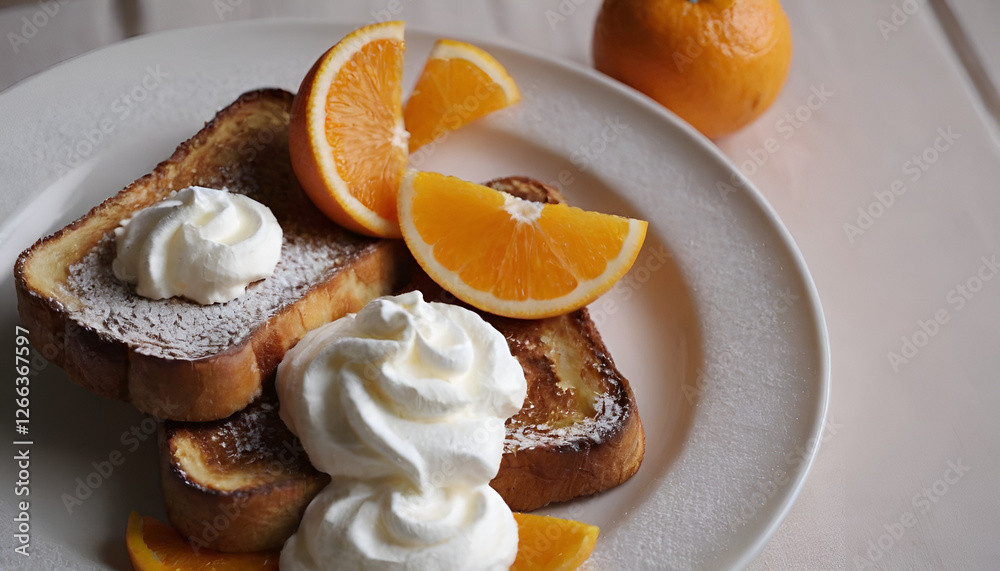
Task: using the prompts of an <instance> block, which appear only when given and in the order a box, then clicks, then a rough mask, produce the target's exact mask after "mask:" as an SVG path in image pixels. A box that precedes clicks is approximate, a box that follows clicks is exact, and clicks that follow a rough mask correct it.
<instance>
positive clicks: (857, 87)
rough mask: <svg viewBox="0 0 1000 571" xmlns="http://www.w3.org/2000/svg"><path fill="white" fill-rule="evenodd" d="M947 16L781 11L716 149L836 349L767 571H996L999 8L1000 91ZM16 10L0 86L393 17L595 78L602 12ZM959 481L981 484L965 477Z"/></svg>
mask: <svg viewBox="0 0 1000 571" xmlns="http://www.w3.org/2000/svg"><path fill="white" fill-rule="evenodd" d="M932 3H934V2H929V1H926V0H905V1H904V0H844V1H842V2H809V1H806V0H794V1H793V0H785V2H784V3H783V4H784V7H785V10H786V11H787V13H788V15H789V17H790V19H791V21H792V30H793V36H794V41H795V57H794V61H793V66H792V71H791V76H790V78H789V81H788V83H787V85H786V87H785V89H784V91H783V93H782V94H781V96H780V98H779V99H778V101H777V102H776V103H775V105H774V106H773V107H772V109H771V110H769V111H768V112H767V113H766V114H765V115H764V116H763V117H761V118H760V119H759V120H758V121H756V122H755V123H754V124H753V125H751V126H750V127H749V128H747V129H745V130H744V131H742V132H740V133H738V134H736V135H734V136H731V137H729V138H726V139H724V140H721V141H719V142H718V144H719V146H720V148H721V149H722V150H723V151H724V152H725V153H726V154H727V155H728V156H729V157H730V158H731V159H732V160H733V161H734V162H735V163H736V164H737V165H746V166H745V167H744V168H743V170H744V172H745V173H746V174H747V175H748V176H749V177H750V178H751V179H752V180H753V181H754V183H755V184H756V185H757V187H758V188H759V189H760V190H761V191H762V192H763V193H764V195H765V196H766V197H767V199H768V200H769V201H770V203H771V204H772V205H773V206H774V208H775V209H776V210H777V212H778V214H779V215H780V216H781V218H782V220H783V221H784V222H785V224H786V225H787V227H788V228H789V230H790V231H791V233H792V235H793V236H794V237H795V239H796V241H797V242H798V244H799V246H800V248H801V250H802V252H803V254H804V256H805V259H806V261H807V263H808V264H809V266H810V269H811V271H812V273H813V277H814V279H815V281H816V284H817V287H818V289H819V293H820V296H821V299H822V301H823V305H824V309H825V313H826V318H827V322H828V326H829V333H830V341H831V350H832V364H833V367H832V368H833V390H832V395H831V405H830V413H829V416H828V419H827V422H828V430H827V432H826V438H825V440H824V442H823V445H822V447H821V448H820V451H819V456H818V458H817V462H816V464H815V466H814V468H813V471H812V473H811V475H810V477H809V480H808V481H807V483H806V486H805V488H804V489H803V491H802V494H801V496H800V499H799V501H798V502H797V504H796V505H795V506H794V508H793V509H792V511H791V513H790V514H789V516H788V518H787V519H786V520H785V522H784V523H783V524H782V526H781V527H780V528H779V529H778V532H777V534H776V535H775V536H774V538H773V539H772V541H771V542H770V543H769V544H768V546H767V547H766V548H765V550H764V552H763V553H762V554H761V555H760V556H759V558H758V559H757V560H756V562H755V563H754V564H753V565H752V568H754V569H843V568H852V569H854V568H884V569H991V568H997V567H998V566H1000V545H998V542H997V536H998V532H1000V490H998V486H997V483H998V482H1000V420H998V419H1000V415H998V414H997V412H996V409H997V408H998V407H1000V384H998V383H997V380H998V377H1000V375H998V372H1000V351H998V348H1000V327H998V325H997V324H998V323H1000V279H995V280H992V279H991V280H988V281H984V282H983V283H982V287H981V289H979V290H978V291H976V292H974V293H972V292H970V293H969V295H968V296H967V297H968V298H967V299H966V300H965V303H964V304H963V305H962V306H961V307H959V304H958V302H957V300H956V298H955V297H954V296H955V295H960V294H958V293H957V290H956V287H957V286H959V285H960V284H965V283H967V282H968V281H969V280H970V279H971V278H973V277H974V276H976V275H977V272H979V271H980V267H981V265H982V261H981V260H982V259H983V258H984V257H985V258H986V259H987V260H989V259H992V257H993V256H1000V224H998V221H1000V193H998V180H1000V160H998V159H1000V146H998V142H1000V136H998V130H997V124H996V122H995V115H994V114H993V113H991V111H990V108H989V106H988V103H989V101H988V99H989V97H988V95H989V94H988V93H987V105H984V103H983V99H981V97H980V93H979V91H977V88H978V89H982V86H983V85H984V82H985V85H987V86H991V85H993V84H992V83H990V81H989V79H990V78H989V76H990V75H991V76H992V77H993V78H998V77H1000V40H998V39H997V38H998V36H997V35H996V34H995V30H996V29H997V25H998V24H1000V4H998V3H996V2H994V1H993V0H953V1H952V7H953V8H954V9H955V12H956V14H957V16H958V18H957V20H958V22H959V24H960V25H961V26H962V28H963V30H960V32H959V33H965V34H967V36H964V37H966V39H967V40H968V43H969V45H971V46H972V47H973V48H974V50H975V55H976V56H978V57H979V58H981V59H982V61H983V69H984V70H985V71H986V73H987V74H989V75H984V76H980V77H978V78H977V81H972V80H971V79H970V76H969V75H968V73H967V71H966V67H965V66H963V62H962V60H960V58H959V57H958V55H957V54H956V52H955V51H954V49H953V48H952V44H951V43H950V41H949V38H948V36H947V34H946V33H945V31H944V29H943V28H942V26H941V23H940V21H939V18H938V15H937V13H936V12H935V10H934V9H933V6H932ZM5 4H7V5H8V6H7V7H5V8H3V9H2V10H0V31H2V32H3V33H4V35H5V37H6V38H7V45H4V46H2V47H0V54H2V56H0V88H6V87H9V86H10V85H12V84H14V83H16V82H17V81H19V80H21V79H23V78H25V77H28V76H30V75H32V74H34V73H37V72H39V71H41V70H43V69H45V68H47V67H49V66H51V65H53V64H55V63H57V62H59V61H61V60H64V59H66V58H68V57H72V56H74V55H77V54H80V53H83V52H86V51H89V50H92V49H95V48H98V47H100V46H102V45H105V44H108V43H111V42H114V41H117V40H120V39H122V38H124V37H127V36H128V35H130V34H132V33H149V32H156V31H160V30H166V29H172V28H177V27H184V26H193V25H201V24H209V23H217V22H219V21H229V20H237V19H245V18H258V17H268V16H315V17H322V18H329V19H335V20H338V21H345V22H356V23H359V24H360V23H365V22H368V21H371V20H374V19H376V18H377V17H378V15H379V14H381V13H382V11H389V12H390V13H391V14H392V16H393V17H394V18H397V19H405V20H407V22H408V25H409V26H412V27H416V28H422V29H427V30H431V31H434V32H438V33H440V34H442V35H447V34H448V33H449V32H452V33H457V34H461V35H462V36H466V37H482V38H502V39H505V40H507V41H513V42H516V43H518V44H521V45H523V46H525V47H528V48H530V49H533V50H536V51H538V52H541V53H544V54H547V55H549V56H553V57H560V58H566V59H569V60H572V61H575V62H577V63H581V64H584V65H589V61H590V57H589V49H590V48H589V46H590V34H591V30H592V26H593V21H594V17H595V14H596V12H597V10H598V9H599V6H600V2H599V0H543V1H534V2H528V1H509V2H490V1H486V0H478V1H458V0H454V1H448V2H434V3H431V2H421V3H418V2H415V1H414V0H378V1H369V2H364V1H352V2H336V3H334V2H327V3H320V2H308V1H305V0H294V1H288V2H278V1H277V0H275V1H271V2H265V1H253V0H217V1H215V2H207V1H205V2H201V1H193V0H183V1H172V2H167V1H162V2H152V1H145V2H139V3H138V4H137V5H136V6H135V7H133V8H127V4H126V3H121V4H119V3H117V2H113V1H110V0H76V1H74V2H72V3H70V4H68V5H61V4H60V5H59V10H58V12H57V13H55V14H54V15H52V16H51V17H45V18H43V17H41V16H38V15H37V14H38V13H39V12H40V11H42V10H43V7H42V5H41V4H39V3H37V2H26V3H23V4H16V5H10V4H12V3H10V2H6V3H5ZM123 5H125V6H126V8H127V9H125V10H124V11H123V10H122V6H123ZM904 8H905V11H904ZM894 11H897V12H898V13H897V14H896V16H895V17H896V22H897V23H899V25H896V26H895V27H896V28H897V29H895V30H891V31H889V32H885V30H886V29H887V28H885V26H884V25H883V26H882V28H881V29H880V21H881V22H889V23H892V22H893V20H892V18H893V15H894ZM906 11H909V12H912V14H907V13H906ZM900 14H903V15H905V21H904V17H903V16H901V15H900ZM32 18H35V19H36V21H37V22H41V21H43V20H44V21H45V24H44V25H43V26H40V27H37V30H36V31H35V33H34V34H32V37H31V38H30V39H28V41H26V42H25V43H18V44H17V45H16V46H15V45H14V43H16V42H12V41H11V39H10V34H11V33H14V34H19V35H22V37H25V36H24V34H23V32H24V31H25V30H26V28H25V26H26V24H25V22H26V21H30V20H31V19H32ZM383 19H384V18H383ZM27 31H29V32H30V27H29V28H27ZM953 33H954V31H953ZM335 39H336V38H332V40H335ZM15 47H16V49H15ZM966 63H967V62H966ZM974 71H975V70H974ZM817 92H822V93H826V94H827V95H826V96H825V97H824V98H823V99H825V101H822V103H821V104H818V105H817V102H818V101H820V100H819V99H817V98H815V97H814V98H813V99H811V100H810V96H811V95H812V94H813V93H817ZM810 102H812V103H813V107H815V108H814V109H811V108H809V107H808V105H809V103H810ZM994 111H995V109H994ZM797 112H798V113H799V120H800V122H798V123H796V125H797V126H796V127H794V128H793V129H789V128H788V127H787V125H788V124H789V122H788V121H789V120H788V119H787V117H786V116H787V115H788V114H792V115H794V114H795V113H797ZM783 120H784V121H785V123H782V121H783ZM941 132H945V133H948V132H950V133H953V134H954V135H957V137H954V136H953V137H952V138H953V140H952V141H951V142H950V143H948V144H947V149H946V150H943V151H941V150H940V147H943V146H945V143H944V142H943V141H944V139H940V140H939V143H940V144H939V152H938V153H936V155H937V156H936V159H935V160H934V162H933V164H929V165H927V167H928V168H927V169H926V170H921V171H919V174H920V176H919V178H918V179H916V180H913V179H914V178H915V177H916V172H915V171H913V170H912V168H909V166H908V161H912V160H913V156H914V155H919V154H922V153H924V151H925V149H926V148H928V147H929V146H931V147H932V146H933V145H934V142H935V139H936V138H937V137H939V133H941ZM769 138H773V139H775V140H776V141H777V142H778V149H777V151H776V152H773V153H764V155H766V161H764V162H763V164H762V165H757V164H755V163H753V162H747V161H752V159H753V157H754V156H756V157H758V158H759V157H762V156H764V155H762V153H761V151H760V150H759V149H762V148H763V146H764V144H765V142H766V141H767V140H768V139H769ZM772 148H773V145H772ZM934 155H935V153H928V156H934ZM758 162H760V160H759V159H758ZM897 179H898V180H901V181H903V183H904V184H905V186H906V191H905V193H903V194H901V195H895V196H894V198H893V202H892V204H891V205H890V206H886V207H884V208H883V209H881V211H880V210H879V208H878V207H873V206H872V205H873V204H877V203H878V194H881V195H882V196H883V200H886V198H885V197H886V194H885V193H886V192H887V191H889V189H890V186H891V184H892V183H893V181H894V180H897ZM0 192H2V191H0ZM890 192H891V191H890ZM859 208H860V209H862V210H870V211H871V212H872V213H874V212H879V215H878V216H877V217H873V218H872V220H871V224H870V226H868V227H867V228H866V229H864V230H863V233H861V234H853V235H849V234H848V233H847V232H846V231H845V224H847V223H850V224H855V225H856V224H858V219H859V216H862V215H861V214H859V211H858V209H859ZM866 225H867V224H866ZM991 271H992V270H989V269H987V270H984V273H983V274H982V275H983V276H985V275H987V274H990V272H991ZM991 277H993V276H991ZM974 284H975V281H974V280H973V281H972V283H971V284H970V285H974ZM942 312H943V313H942ZM935 315H944V316H945V317H946V319H947V321H945V322H943V323H940V324H939V325H938V327H937V329H936V331H935V333H934V335H933V336H930V337H929V338H928V342H927V343H926V344H925V345H923V346H922V347H920V348H919V350H918V351H917V354H916V356H915V357H913V358H912V359H911V360H910V361H909V362H907V363H903V364H901V365H900V366H898V367H897V368H898V370H896V371H894V368H893V366H892V364H891V362H890V359H889V357H888V354H889V353H890V352H896V353H900V352H901V346H902V345H903V339H902V338H904V337H907V338H910V339H915V340H920V339H922V338H921V337H920V335H919V334H918V332H919V331H920V330H921V323H923V324H924V328H925V330H933V329H934V328H933V327H931V326H930V325H928V322H929V321H930V320H933V319H934V317H935ZM915 335H916V337H914V336H915ZM955 466H967V467H968V469H967V470H964V469H960V470H959V471H960V472H961V473H960V474H959V473H958V472H955V471H954V467H955ZM949 470H951V471H949ZM925 490H926V491H925ZM921 494H923V498H922V497H921ZM928 498H930V499H928ZM931 499H933V502H932V501H931ZM904 524H907V525H904ZM908 525H911V526H908ZM900 530H902V531H900ZM893 534H895V535H896V536H895V537H893ZM890 540H891V541H890ZM880 542H881V547H879V543H880Z"/></svg>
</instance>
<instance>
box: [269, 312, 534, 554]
mask: <svg viewBox="0 0 1000 571" xmlns="http://www.w3.org/2000/svg"><path fill="white" fill-rule="evenodd" d="M277 388H278V397H279V399H280V401H281V409H280V413H281V418H282V419H283V420H284V421H285V423H286V424H287V425H288V427H289V429H291V431H292V432H293V433H295V435H296V436H298V437H299V439H300V440H301V441H302V446H303V447H304V448H305V450H306V453H307V454H308V455H309V459H310V461H311V462H312V464H313V465H314V466H315V467H316V468H317V469H319V470H322V471H324V472H326V473H328V474H330V475H331V476H332V480H331V482H330V484H329V485H328V486H327V488H326V489H324V490H323V491H322V492H321V493H320V494H319V495H318V496H317V497H316V498H315V499H313V501H312V503H310V504H309V507H308V508H307V509H306V513H305V516H304V517H303V520H302V523H301V524H300V525H299V529H298V532H297V533H296V534H295V535H293V536H292V537H291V538H289V539H288V541H287V542H286V543H285V547H284V549H283V550H282V552H281V561H280V564H281V568H282V569H283V570H293V569H464V570H473V569H489V570H493V569H504V570H506V569H509V568H510V566H511V565H512V564H513V562H514V559H515V557H516V556H517V524H516V523H515V521H514V518H513V515H512V514H511V511H510V509H509V508H508V507H507V505H506V503H504V501H503V499H502V498H501V497H500V495H499V494H498V493H497V492H496V491H495V490H493V488H491V487H490V486H489V482H490V480H492V479H493V478H494V477H495V476H496V473H497V471H498V470H499V468H500V459H501V456H502V455H503V441H504V423H505V421H506V419H507V418H509V417H510V416H513V415H514V414H515V413H517V411H518V410H520V408H521V406H522V404H523V403H524V399H525V396H526V393H527V387H526V384H525V380H524V372H523V370H522V368H521V366H520V364H519V363H518V362H517V359H515V358H514V357H512V356H511V354H510V349H509V348H508V346H507V342H506V341H505V340H504V337H503V335H501V334H500V333H499V332H498V331H497V330H496V329H494V328H493V327H492V326H491V325H489V324H488V323H486V322H485V321H484V320H483V319H482V318H481V317H480V316H479V315H477V314H475V313H473V312H471V311H469V310H467V309H464V308H462V307H458V306H454V305H447V304H443V303H427V302H425V301H424V300H423V297H422V295H421V294H420V292H410V293H406V294H403V295H400V296H396V297H385V298H379V299H377V300H375V301H373V302H371V303H369V304H368V305H367V306H365V307H364V308H363V309H362V310H361V311H360V312H358V313H357V314H356V315H348V316H347V317H344V318H342V319H340V320H337V321H335V322H333V323H330V324H327V325H325V326H323V327H320V328H318V329H316V330H314V331H312V332H310V333H309V334H307V335H306V336H305V337H304V338H303V339H302V340H301V341H300V342H299V343H298V344H297V345H296V346H295V347H293V348H292V350H290V351H289V352H288V353H287V354H286V355H285V358H284V360H282V362H281V364H280V365H279V367H278V379H277Z"/></svg>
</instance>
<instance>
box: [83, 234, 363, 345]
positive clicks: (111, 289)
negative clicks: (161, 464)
mask: <svg viewBox="0 0 1000 571" xmlns="http://www.w3.org/2000/svg"><path fill="white" fill-rule="evenodd" d="M284 234H285V235H284V237H283V238H282V245H281V260H280V261H279V262H278V265H277V267H275V269H274V274H273V275H272V276H271V277H269V278H267V279H264V280H261V281H258V282H255V283H253V284H250V286H248V287H247V292H246V294H244V295H243V296H241V297H239V298H237V299H234V300H232V301H230V302H227V303H217V304H213V305H206V306H203V305H199V304H197V303H195V302H192V301H188V300H185V299H181V298H170V299H164V300H150V299H146V298H143V297H140V296H137V295H136V294H135V293H134V292H133V291H132V289H131V288H130V287H129V286H128V285H127V284H125V283H124V282H122V281H120V280H118V279H117V278H116V277H115V276H114V273H113V272H112V270H111V262H112V260H113V259H114V256H115V242H114V239H113V235H112V234H110V233H109V234H108V235H107V236H105V237H104V239H102V240H101V241H100V242H99V243H98V245H97V246H96V247H95V248H94V250H93V251H92V252H91V253H90V254H88V255H87V256H85V257H84V258H83V259H82V260H81V261H80V262H78V263H76V264H74V265H72V266H70V270H69V278H68V279H67V287H68V288H69V290H70V291H71V292H72V294H73V295H74V296H75V297H78V298H79V299H80V301H81V302H82V303H81V304H80V305H81V307H80V309H78V310H76V311H74V312H72V317H73V319H75V320H76V321H78V322H79V323H80V324H81V325H84V326H86V327H90V328H92V329H94V330H95V331H97V332H98V333H99V334H103V335H105V336H107V337H110V338H111V339H113V340H116V341H119V342H123V343H127V344H128V345H129V346H131V347H132V348H133V349H134V350H135V351H136V352H138V353H141V354H145V355H150V356H156V357H166V358H175V359H198V358H201V357H206V356H209V355H213V354H215V353H218V352H220V351H222V350H224V349H226V348H227V347H231V346H233V345H237V344H239V343H241V342H242V341H243V340H245V339H246V338H247V337H248V336H250V334H251V333H252V332H253V331H254V330H255V329H256V328H257V327H259V326H260V325H261V324H262V323H264V322H265V321H266V320H267V319H269V318H270V317H271V316H273V315H275V314H276V313H277V312H279V311H280V310H281V309H282V308H283V307H285V306H286V305H288V304H290V303H293V302H295V301H296V300H298V299H299V298H301V297H302V295H303V294H305V293H306V292H307V291H308V290H309V288H310V287H312V286H313V285H314V284H316V283H318V282H320V281H321V280H324V279H326V278H328V277H329V276H331V275H332V274H334V273H335V272H337V271H338V270H340V269H342V268H344V267H345V266H347V265H348V264H350V262H351V261H352V260H353V259H354V258H355V257H357V256H358V255H359V254H360V253H361V252H362V251H363V249H362V247H358V246H356V245H355V242H360V240H357V241H351V240H344V236H343V235H341V234H339V233H335V234H334V235H329V234H327V235H321V234H312V235H310V234H309V233H305V232H289V231H288V230H287V229H286V231H285V233H284Z"/></svg>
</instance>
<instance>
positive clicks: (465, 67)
mask: <svg viewBox="0 0 1000 571" xmlns="http://www.w3.org/2000/svg"><path fill="white" fill-rule="evenodd" d="M520 99H521V93H520V91H518V89H517V84H515V83H514V80H513V78H511V77H510V75H509V74H508V73H507V70H505V69H504V67H503V66H502V65H500V62H498V61H497V60H496V59H495V58H494V57H493V56H491V55H490V54H488V53H486V52H485V51H483V50H482V49H480V48H477V47H476V46H473V45H470V44H466V43H463V42H457V41H454V40H444V39H442V40H438V41H437V43H436V44H434V47H433V48H432V49H431V53H430V56H429V57H428V59H427V63H426V64H424V70H423V72H421V74H420V77H419V78H418V79H417V84H416V86H415V87H414V88H413V93H412V94H411V95H410V99H409V100H408V101H407V102H406V108H405V109H404V110H403V117H404V118H405V120H406V128H407V129H408V130H409V131H410V152H411V153H412V152H414V151H416V150H417V149H419V148H420V147H422V146H423V145H426V144H427V143H429V142H431V141H433V140H434V139H436V138H438V137H440V136H442V135H443V134H444V133H447V132H448V131H454V130H455V129H458V128H459V127H461V126H462V125H465V124H466V123H469V122H470V121H474V120H476V119H478V118H480V117H482V116H484V115H486V114H488V113H492V112H493V111H496V110H498V109H503V108H504V107H507V106H508V105H512V104H514V103H516V102H518V101H520Z"/></svg>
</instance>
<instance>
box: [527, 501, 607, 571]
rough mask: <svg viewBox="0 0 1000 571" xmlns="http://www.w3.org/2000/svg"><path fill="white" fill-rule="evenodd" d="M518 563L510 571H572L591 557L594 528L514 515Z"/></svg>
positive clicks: (597, 530) (576, 523) (561, 520)
mask: <svg viewBox="0 0 1000 571" xmlns="http://www.w3.org/2000/svg"><path fill="white" fill-rule="evenodd" d="M514 519H515V520H516V521H517V535H518V543H517V559H516V560H515V561H514V565H513V566H512V567H511V568H510V569H511V571H571V570H573V569H576V568H577V567H579V566H580V565H583V562H584V561H586V560H587V558H588V557H590V553H591V552H592V551H593V550H594V545H595V544H596V543H597V534H598V532H599V531H600V530H599V529H598V528H597V526H593V525H587V524H585V523H580V522H578V521H572V520H568V519H559V518H554V517H548V516H541V515H532V514H522V513H515V514H514Z"/></svg>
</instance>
